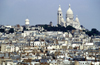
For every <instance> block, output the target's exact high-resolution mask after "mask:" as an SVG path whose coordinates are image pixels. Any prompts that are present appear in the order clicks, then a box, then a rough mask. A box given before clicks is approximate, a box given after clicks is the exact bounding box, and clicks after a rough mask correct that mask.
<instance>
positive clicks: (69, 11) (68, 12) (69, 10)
mask: <svg viewBox="0 0 100 65" xmlns="http://www.w3.org/2000/svg"><path fill="white" fill-rule="evenodd" d="M66 14H73V11H72V9H71V8H70V4H69V9H68V10H67V12H66Z"/></svg>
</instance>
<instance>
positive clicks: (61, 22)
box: [57, 4, 81, 29]
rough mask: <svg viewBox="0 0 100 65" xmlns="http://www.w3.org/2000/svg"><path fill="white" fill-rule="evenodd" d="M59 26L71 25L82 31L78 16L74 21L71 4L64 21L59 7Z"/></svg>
mask: <svg viewBox="0 0 100 65" xmlns="http://www.w3.org/2000/svg"><path fill="white" fill-rule="evenodd" d="M57 24H59V25H61V26H64V27H67V26H69V25H70V26H72V27H74V28H76V29H81V27H80V22H79V19H78V16H76V19H75V20H74V15H73V11H72V10H71V7H70V4H69V9H68V10H67V12H66V20H64V18H63V14H62V10H61V6H60V5H59V8H58V12H57Z"/></svg>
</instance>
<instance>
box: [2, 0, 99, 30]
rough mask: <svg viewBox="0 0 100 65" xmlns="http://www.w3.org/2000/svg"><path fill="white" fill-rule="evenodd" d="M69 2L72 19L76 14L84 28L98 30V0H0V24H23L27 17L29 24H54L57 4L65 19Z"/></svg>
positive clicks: (55, 22)
mask: <svg viewBox="0 0 100 65" xmlns="http://www.w3.org/2000/svg"><path fill="white" fill-rule="evenodd" d="M69 4H70V5H71V9H72V10H73V13H74V19H75V18H76V15H78V18H79V21H80V24H81V25H83V26H84V27H85V28H87V29H89V30H91V29H92V28H96V29H97V30H99V31H100V0H0V25H17V24H20V25H24V24H25V19H27V18H28V19H29V20H30V25H36V24H49V22H50V21H52V22H53V25H54V26H55V25H56V24H57V11H58V8H59V5H61V9H62V12H63V17H64V19H65V16H66V11H67V10H68V8H69ZM65 20H66V19H65Z"/></svg>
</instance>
